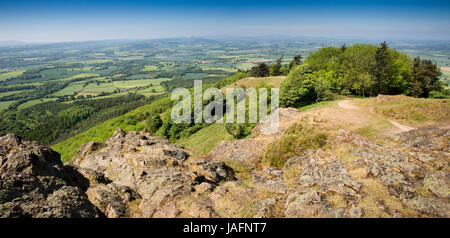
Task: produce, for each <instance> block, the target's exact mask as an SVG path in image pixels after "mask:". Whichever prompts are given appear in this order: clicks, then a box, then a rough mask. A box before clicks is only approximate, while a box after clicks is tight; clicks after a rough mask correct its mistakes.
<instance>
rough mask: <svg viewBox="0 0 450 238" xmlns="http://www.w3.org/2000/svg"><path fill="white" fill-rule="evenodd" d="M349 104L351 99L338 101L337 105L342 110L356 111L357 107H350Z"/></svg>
mask: <svg viewBox="0 0 450 238" xmlns="http://www.w3.org/2000/svg"><path fill="white" fill-rule="evenodd" d="M351 102H352V99H350V98H347V99H345V100H342V101H339V102H338V105H339V107H340V108H343V109H348V110H356V109H358V107H356V106H354V105H352V104H351Z"/></svg>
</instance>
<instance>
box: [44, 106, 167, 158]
mask: <svg viewBox="0 0 450 238" xmlns="http://www.w3.org/2000/svg"><path fill="white" fill-rule="evenodd" d="M170 105H171V100H170V98H168V97H167V98H162V99H159V100H156V101H154V102H152V103H151V104H148V105H145V106H142V107H139V108H136V109H135V110H133V111H131V112H128V113H126V114H124V115H122V116H119V117H116V118H113V119H110V120H107V121H105V122H104V123H101V124H99V125H96V126H94V127H92V128H90V129H89V130H87V131H85V132H83V133H81V134H78V135H76V136H74V137H71V138H69V139H67V140H65V141H63V142H60V143H58V144H55V145H53V146H52V149H54V150H55V151H57V152H59V153H60V154H61V159H62V160H63V161H64V162H67V161H70V160H71V159H72V157H73V156H74V155H75V153H76V152H77V151H78V149H79V148H80V147H81V145H82V144H83V143H86V142H89V141H98V142H102V141H106V140H107V139H108V138H109V137H111V135H112V134H113V133H114V131H115V130H116V129H117V128H122V129H123V130H125V131H140V130H142V129H144V125H142V124H141V123H136V121H139V120H138V118H141V117H142V115H144V114H146V113H148V114H150V115H152V114H156V113H159V111H160V110H161V108H169V107H170Z"/></svg>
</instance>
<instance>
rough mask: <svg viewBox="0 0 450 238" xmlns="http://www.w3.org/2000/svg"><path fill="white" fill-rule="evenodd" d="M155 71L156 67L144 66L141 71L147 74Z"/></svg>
mask: <svg viewBox="0 0 450 238" xmlns="http://www.w3.org/2000/svg"><path fill="white" fill-rule="evenodd" d="M156 70H158V66H156V65H146V66H144V69H143V70H142V71H145V72H148V71H156Z"/></svg>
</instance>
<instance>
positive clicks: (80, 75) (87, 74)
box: [59, 73, 100, 81]
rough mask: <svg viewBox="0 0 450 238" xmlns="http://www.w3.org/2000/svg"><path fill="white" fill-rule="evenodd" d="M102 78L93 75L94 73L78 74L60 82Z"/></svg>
mask: <svg viewBox="0 0 450 238" xmlns="http://www.w3.org/2000/svg"><path fill="white" fill-rule="evenodd" d="M97 76H100V75H99V74H92V73H82V74H76V75H73V76H70V77H67V78H62V79H59V80H60V81H69V80H72V79H79V78H87V77H97Z"/></svg>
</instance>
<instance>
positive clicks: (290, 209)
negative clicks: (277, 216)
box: [284, 189, 329, 218]
mask: <svg viewBox="0 0 450 238" xmlns="http://www.w3.org/2000/svg"><path fill="white" fill-rule="evenodd" d="M284 207H285V211H284V215H285V217H288V218H289V217H290V218H302V217H303V218H306V217H328V216H329V210H328V209H327V207H326V203H324V202H323V200H322V198H321V196H320V195H319V194H318V193H317V191H315V190H313V189H309V190H306V191H304V192H303V193H297V192H294V193H291V194H289V196H288V197H287V198H286V203H285V205H284Z"/></svg>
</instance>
